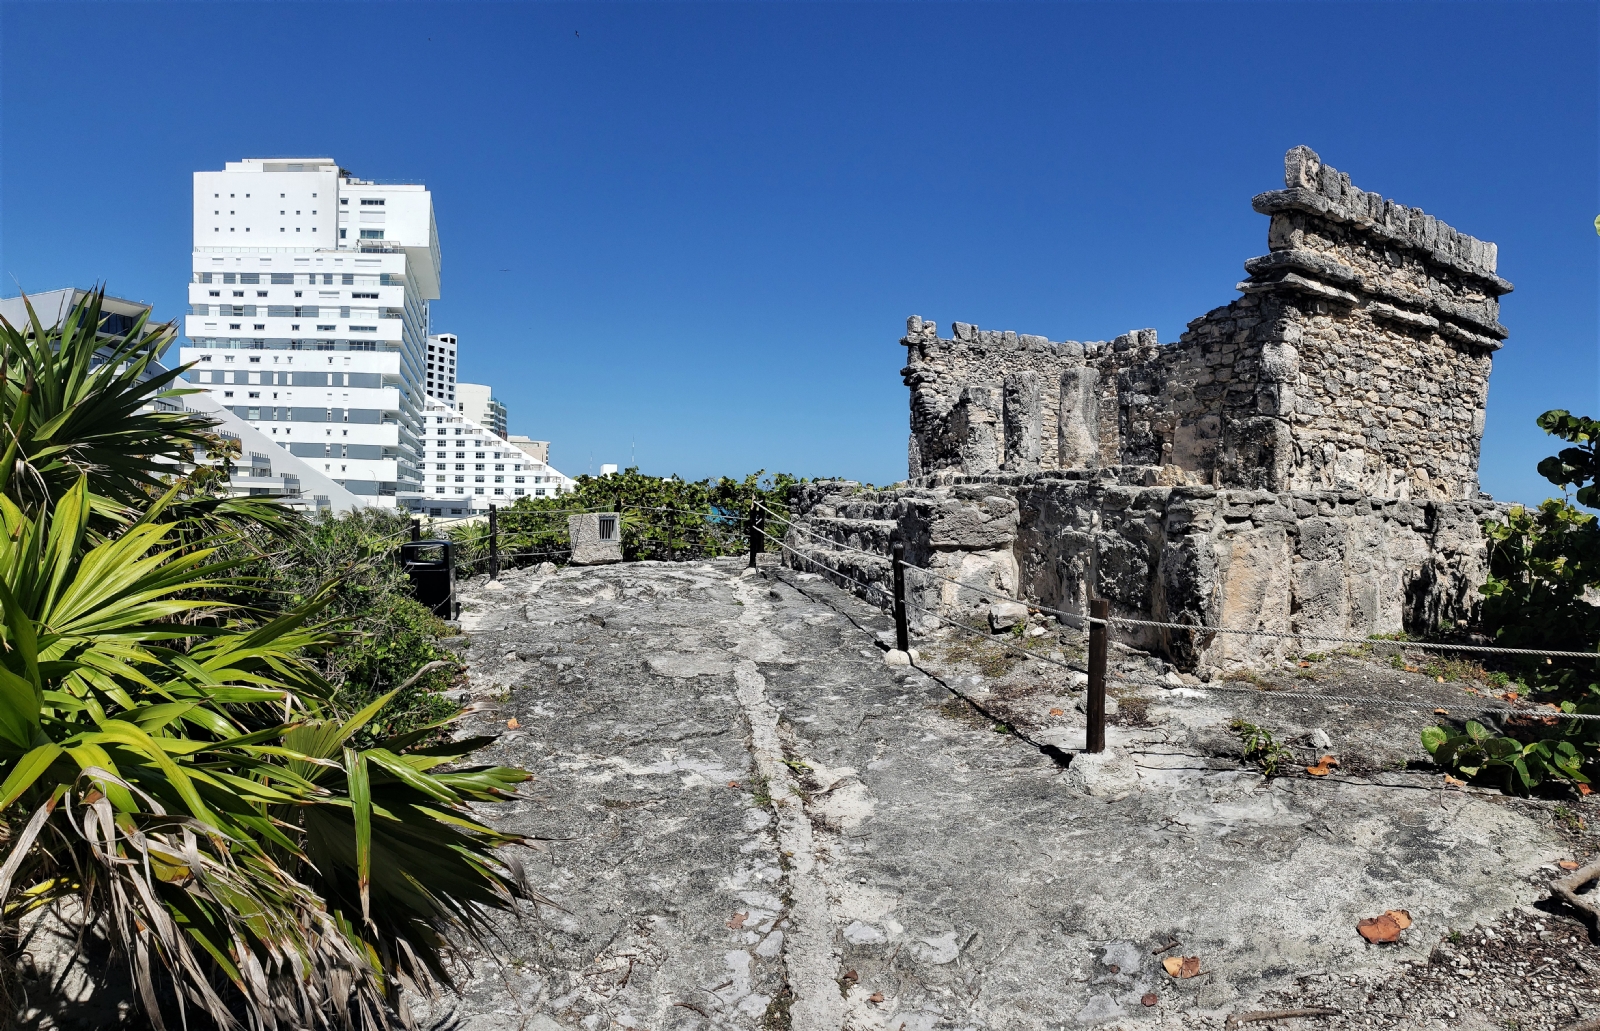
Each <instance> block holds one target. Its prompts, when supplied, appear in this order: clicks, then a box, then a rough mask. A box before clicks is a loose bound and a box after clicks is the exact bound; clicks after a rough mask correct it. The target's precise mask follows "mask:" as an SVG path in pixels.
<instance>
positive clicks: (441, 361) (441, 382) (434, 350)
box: [426, 333, 456, 408]
mask: <svg viewBox="0 0 1600 1031" xmlns="http://www.w3.org/2000/svg"><path fill="white" fill-rule="evenodd" d="M427 377H428V378H427V381H426V384H427V393H428V396H429V397H436V398H438V399H439V400H441V401H443V402H445V403H446V404H448V405H449V406H450V407H452V408H454V407H455V404H456V335H455V334H454V333H436V334H434V335H433V336H431V337H429V338H428V371H427Z"/></svg>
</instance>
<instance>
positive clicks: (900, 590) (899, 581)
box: [890, 541, 911, 652]
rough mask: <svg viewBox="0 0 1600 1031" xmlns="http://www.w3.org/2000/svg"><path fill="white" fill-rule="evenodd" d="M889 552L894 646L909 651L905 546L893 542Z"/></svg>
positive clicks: (902, 542)
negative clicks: (890, 556)
mask: <svg viewBox="0 0 1600 1031" xmlns="http://www.w3.org/2000/svg"><path fill="white" fill-rule="evenodd" d="M890 551H891V552H893V554H894V563H893V564H894V646H895V647H896V648H899V649H900V650H901V651H903V652H910V651H911V631H910V629H909V628H908V627H907V626H906V545H905V542H904V541H895V542H894V545H893V547H891V548H890Z"/></svg>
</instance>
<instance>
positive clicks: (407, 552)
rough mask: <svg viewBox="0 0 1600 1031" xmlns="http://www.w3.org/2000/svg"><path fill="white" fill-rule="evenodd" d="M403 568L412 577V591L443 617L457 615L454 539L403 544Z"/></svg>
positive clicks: (417, 597)
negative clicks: (451, 540)
mask: <svg viewBox="0 0 1600 1031" xmlns="http://www.w3.org/2000/svg"><path fill="white" fill-rule="evenodd" d="M400 568H401V569H404V570H405V571H406V576H408V577H410V578H411V594H412V596H413V597H415V598H416V599H417V600H418V601H420V602H422V604H424V605H426V606H428V608H429V609H431V610H433V614H434V615H436V616H438V617H439V618H440V619H454V618H455V615H456V611H455V605H456V556H455V545H454V544H453V543H451V542H450V541H411V542H410V543H407V544H402V545H400Z"/></svg>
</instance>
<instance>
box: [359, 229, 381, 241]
mask: <svg viewBox="0 0 1600 1031" xmlns="http://www.w3.org/2000/svg"><path fill="white" fill-rule="evenodd" d="M361 239H363V240H381V239H383V230H382V229H363V230H361Z"/></svg>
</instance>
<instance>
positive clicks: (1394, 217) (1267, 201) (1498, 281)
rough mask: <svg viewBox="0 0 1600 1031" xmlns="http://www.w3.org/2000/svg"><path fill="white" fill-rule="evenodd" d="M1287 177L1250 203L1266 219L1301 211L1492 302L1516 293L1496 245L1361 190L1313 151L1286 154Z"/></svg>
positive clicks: (1378, 195)
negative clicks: (1499, 270)
mask: <svg viewBox="0 0 1600 1031" xmlns="http://www.w3.org/2000/svg"><path fill="white" fill-rule="evenodd" d="M1283 171H1284V176H1283V178H1284V187H1285V188H1284V189H1282V190H1272V191H1269V192H1267V193H1262V194H1258V195H1257V196H1256V197H1255V198H1254V200H1253V201H1252V202H1251V205H1252V207H1254V208H1255V210H1257V211H1259V212H1261V213H1262V214H1263V215H1273V214H1278V213H1280V212H1287V211H1302V212H1305V213H1307V214H1310V215H1314V216H1316V217H1318V218H1323V219H1327V220H1328V221H1330V222H1336V223H1341V224H1345V225H1350V226H1354V227H1356V228H1357V229H1360V230H1362V231H1364V232H1367V233H1370V234H1371V235H1372V236H1374V237H1376V238H1378V239H1381V240H1383V241H1385V242H1387V243H1390V244H1393V245H1396V246H1399V247H1403V248H1406V249H1407V250H1411V251H1415V252H1417V253H1419V254H1420V255H1422V256H1423V257H1424V258H1425V259H1426V260H1428V261H1429V262H1432V263H1433V264H1436V265H1440V266H1443V267H1444V268H1446V269H1449V270H1451V271H1452V272H1455V273H1456V274H1458V275H1461V276H1463V277H1466V278H1468V279H1471V280H1472V281H1473V282H1474V283H1475V284H1476V285H1478V286H1479V287H1481V288H1482V289H1483V290H1484V292H1486V293H1488V294H1490V295H1491V296H1499V295H1501V294H1507V293H1510V292H1511V290H1512V285H1511V284H1510V283H1509V282H1507V281H1506V280H1504V279H1502V278H1500V277H1499V276H1498V275H1496V274H1495V266H1496V262H1497V261H1498V257H1499V253H1498V251H1499V249H1498V248H1497V247H1496V246H1495V245H1494V244H1493V243H1489V242H1488V241H1485V240H1479V239H1477V238H1476V237H1472V236H1468V235H1467V234H1465V233H1462V232H1459V231H1457V230H1456V229H1453V228H1451V227H1450V226H1449V225H1447V224H1446V223H1444V222H1442V221H1440V220H1439V219H1437V218H1434V217H1433V216H1432V215H1429V214H1428V213H1426V212H1424V211H1423V210H1422V209H1421V208H1411V207H1407V206H1406V205H1404V204H1400V203H1398V202H1396V201H1392V200H1389V199H1388V198H1386V197H1383V196H1382V195H1380V194H1376V193H1369V192H1367V191H1365V190H1361V189H1358V188H1356V187H1355V186H1353V185H1351V183H1350V176H1349V175H1348V174H1346V173H1344V172H1340V171H1339V170H1337V169H1335V168H1334V167H1333V166H1331V165H1326V164H1323V162H1322V159H1321V158H1320V157H1318V155H1317V152H1316V151H1314V150H1312V149H1311V148H1310V147H1304V146H1302V147H1295V148H1294V149H1293V150H1290V151H1289V152H1288V153H1287V154H1285V155H1284V159H1283Z"/></svg>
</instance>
